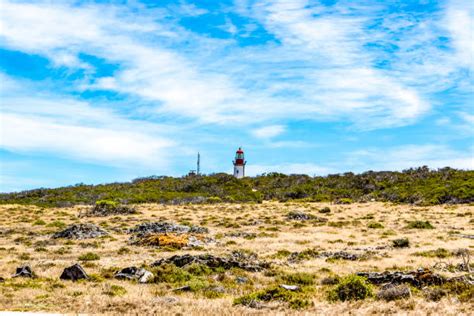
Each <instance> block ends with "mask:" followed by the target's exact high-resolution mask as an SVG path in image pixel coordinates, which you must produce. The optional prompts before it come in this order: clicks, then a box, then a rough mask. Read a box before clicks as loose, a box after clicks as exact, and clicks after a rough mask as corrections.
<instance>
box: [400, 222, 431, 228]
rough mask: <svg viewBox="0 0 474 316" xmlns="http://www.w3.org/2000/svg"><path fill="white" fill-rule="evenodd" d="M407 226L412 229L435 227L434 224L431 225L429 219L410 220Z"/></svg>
mask: <svg viewBox="0 0 474 316" xmlns="http://www.w3.org/2000/svg"><path fill="white" fill-rule="evenodd" d="M406 228H410V229H434V226H433V225H431V223H430V222H428V221H411V222H408V224H407V226H406Z"/></svg>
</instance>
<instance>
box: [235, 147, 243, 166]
mask: <svg viewBox="0 0 474 316" xmlns="http://www.w3.org/2000/svg"><path fill="white" fill-rule="evenodd" d="M234 165H235V166H237V165H239V166H243V165H245V162H244V151H243V150H242V148H241V147H239V149H237V151H236V152H235V160H234Z"/></svg>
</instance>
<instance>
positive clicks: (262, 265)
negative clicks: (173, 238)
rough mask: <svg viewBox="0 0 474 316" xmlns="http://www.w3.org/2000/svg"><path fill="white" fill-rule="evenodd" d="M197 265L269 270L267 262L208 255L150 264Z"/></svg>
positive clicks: (176, 257)
mask: <svg viewBox="0 0 474 316" xmlns="http://www.w3.org/2000/svg"><path fill="white" fill-rule="evenodd" d="M192 263H197V264H204V265H207V266H208V267H210V268H223V269H226V270H228V269H231V268H240V269H243V270H247V271H253V272H256V271H261V270H263V269H266V268H269V267H270V264H269V263H267V262H259V261H250V260H237V259H235V257H234V258H233V257H231V256H230V257H228V258H224V257H217V256H213V255H210V254H204V255H190V254H185V255H175V256H172V257H169V258H166V259H160V260H158V261H155V262H154V263H152V266H161V265H163V264H174V265H175V266H177V267H180V268H181V267H184V266H186V265H189V264H192Z"/></svg>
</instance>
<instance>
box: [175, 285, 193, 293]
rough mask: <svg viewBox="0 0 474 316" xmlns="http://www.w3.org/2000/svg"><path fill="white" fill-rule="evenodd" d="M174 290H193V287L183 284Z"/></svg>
mask: <svg viewBox="0 0 474 316" xmlns="http://www.w3.org/2000/svg"><path fill="white" fill-rule="evenodd" d="M173 291H174V292H187V291H191V287H190V286H189V285H185V286H181V287H178V288H176V289H173Z"/></svg>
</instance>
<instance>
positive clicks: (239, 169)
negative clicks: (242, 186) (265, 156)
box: [233, 147, 247, 179]
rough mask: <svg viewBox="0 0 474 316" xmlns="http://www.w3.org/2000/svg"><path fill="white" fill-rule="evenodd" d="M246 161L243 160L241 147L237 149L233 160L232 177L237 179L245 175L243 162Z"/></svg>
mask: <svg viewBox="0 0 474 316" xmlns="http://www.w3.org/2000/svg"><path fill="white" fill-rule="evenodd" d="M246 163H247V161H245V158H244V151H243V150H242V148H241V147H239V149H237V151H236V152H235V159H234V161H233V164H234V177H236V178H237V179H241V178H243V177H245V164H246Z"/></svg>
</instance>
